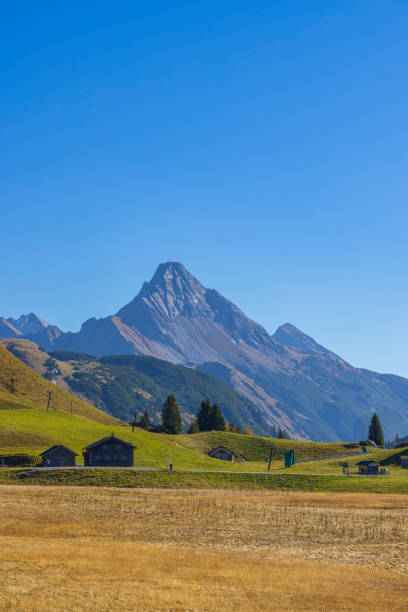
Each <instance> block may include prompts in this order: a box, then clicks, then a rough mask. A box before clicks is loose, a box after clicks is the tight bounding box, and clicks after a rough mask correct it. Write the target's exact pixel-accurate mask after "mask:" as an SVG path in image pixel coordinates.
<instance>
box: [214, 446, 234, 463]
mask: <svg viewBox="0 0 408 612" xmlns="http://www.w3.org/2000/svg"><path fill="white" fill-rule="evenodd" d="M208 454H209V455H210V457H213V458H214V459H222V460H223V461H235V460H237V459H238V457H237V456H236V455H235V453H234V452H233V451H232V450H230V449H229V448H226V447H225V446H217V448H214V449H213V450H212V451H210V452H209V453H208Z"/></svg>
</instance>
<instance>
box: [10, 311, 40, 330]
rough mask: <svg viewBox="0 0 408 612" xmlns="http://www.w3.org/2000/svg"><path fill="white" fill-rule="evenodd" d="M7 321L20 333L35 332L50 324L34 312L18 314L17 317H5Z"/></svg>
mask: <svg viewBox="0 0 408 612" xmlns="http://www.w3.org/2000/svg"><path fill="white" fill-rule="evenodd" d="M7 321H8V322H9V323H11V325H13V327H15V328H16V329H18V331H19V332H21V333H22V334H36V333H39V332H41V331H43V330H44V329H46V328H47V327H49V326H50V324H49V323H48V322H47V321H44V319H42V318H41V317H39V316H38V315H36V314H35V313H34V312H30V313H28V314H25V315H20V316H19V317H18V319H13V317H10V318H9V319H7Z"/></svg>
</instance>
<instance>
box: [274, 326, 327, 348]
mask: <svg viewBox="0 0 408 612" xmlns="http://www.w3.org/2000/svg"><path fill="white" fill-rule="evenodd" d="M272 338H273V339H274V340H276V341H277V342H279V343H280V344H283V345H284V346H287V347H291V348H297V349H301V350H303V351H313V352H315V351H317V352H319V353H322V352H324V353H328V352H330V351H328V350H327V349H326V348H324V347H323V346H321V345H320V344H318V343H317V342H316V341H315V340H313V338H311V337H310V336H308V335H307V334H305V333H304V332H302V331H301V330H300V329H298V328H297V327H295V326H294V325H292V323H284V324H283V325H281V326H280V327H278V329H277V330H276V332H275V333H274V334H273V336H272Z"/></svg>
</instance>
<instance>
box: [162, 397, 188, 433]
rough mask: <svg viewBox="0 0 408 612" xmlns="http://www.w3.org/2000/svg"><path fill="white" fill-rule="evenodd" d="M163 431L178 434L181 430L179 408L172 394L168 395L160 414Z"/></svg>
mask: <svg viewBox="0 0 408 612" xmlns="http://www.w3.org/2000/svg"><path fill="white" fill-rule="evenodd" d="M161 420H162V427H163V431H164V433H168V434H179V433H180V432H181V430H182V428H183V427H182V424H181V416H180V410H179V407H178V406H177V402H176V398H175V397H174V395H173V394H171V395H168V396H167V399H166V401H165V402H164V404H163V410H162V414H161Z"/></svg>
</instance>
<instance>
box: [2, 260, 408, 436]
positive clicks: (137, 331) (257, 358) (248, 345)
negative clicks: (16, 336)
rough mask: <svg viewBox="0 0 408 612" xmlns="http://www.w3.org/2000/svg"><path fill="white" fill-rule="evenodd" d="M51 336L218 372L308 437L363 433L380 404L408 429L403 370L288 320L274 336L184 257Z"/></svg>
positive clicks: (53, 344)
mask: <svg viewBox="0 0 408 612" xmlns="http://www.w3.org/2000/svg"><path fill="white" fill-rule="evenodd" d="M48 329H49V327H47V330H48ZM6 331H7V330H6ZM33 341H36V340H35V339H33ZM47 342H48V345H47V346H46V347H45V348H47V349H48V350H49V349H51V350H70V351H79V352H84V353H91V354H94V355H97V356H99V357H101V356H103V355H108V354H109V355H115V354H134V355H140V354H145V355H151V356H153V357H156V358H159V359H164V360H167V361H170V362H172V363H174V364H184V365H186V364H188V365H189V366H190V367H195V368H197V369H200V368H204V370H205V371H208V370H211V371H212V372H214V371H219V372H220V373H222V375H223V376H224V382H225V381H227V380H228V383H227V384H229V385H230V386H232V387H233V388H236V389H237V390H238V389H240V391H239V392H240V393H241V394H243V395H244V396H245V397H247V398H248V399H249V400H250V401H254V398H256V401H257V405H258V407H259V408H260V410H261V411H262V414H263V415H264V417H265V418H266V419H267V420H268V422H270V423H272V424H273V425H274V426H282V427H284V428H285V429H286V430H287V431H288V432H289V433H290V434H291V435H294V436H295V435H297V436H299V437H302V438H312V439H317V440H333V441H334V440H339V439H356V438H364V437H365V436H366V428H367V423H368V422H369V420H370V418H371V415H372V412H373V411H376V412H378V413H379V414H380V417H381V419H382V422H383V426H384V428H385V430H386V432H387V431H389V432H390V435H391V433H394V432H395V431H403V430H404V429H405V428H406V429H408V399H407V398H406V397H405V383H404V382H402V383H401V380H402V381H404V380H405V379H401V380H400V379H399V378H398V377H396V378H393V377H392V375H390V376H391V378H384V376H385V375H380V374H377V373H372V372H369V371H367V370H363V369H359V368H354V367H353V366H351V365H350V364H348V363H347V362H346V361H344V360H343V359H342V358H341V357H339V356H338V355H335V354H334V353H332V352H331V351H330V350H328V349H326V348H325V347H323V346H321V345H319V344H318V343H317V342H315V340H313V338H311V337H310V336H307V335H306V334H304V333H303V332H301V330H299V329H297V328H296V327H295V326H293V325H291V324H290V323H286V324H284V325H282V326H280V327H279V328H278V329H277V330H276V332H275V333H274V334H273V335H270V334H269V333H268V332H267V331H266V330H265V328H264V327H262V325H260V324H259V323H257V322H255V321H252V320H251V319H249V318H248V317H247V316H246V315H245V314H244V313H243V312H242V311H241V310H240V309H239V308H238V307H237V306H236V305H235V304H233V303H232V302H230V301H229V300H227V299H226V298H225V297H223V296H222V295H221V294H220V293H219V292H218V291H216V290H215V289H209V288H206V287H204V285H202V284H201V283H200V281H199V280H198V279H196V278H195V277H194V276H193V275H192V274H191V273H190V272H189V271H188V270H187V269H186V268H185V267H184V266H183V264H181V263H180V262H165V263H163V264H160V265H159V266H158V268H157V270H156V272H155V273H154V275H153V277H152V278H151V280H150V281H148V282H145V283H143V285H142V287H141V289H140V291H139V293H138V294H137V295H136V296H135V297H134V298H133V299H132V300H131V301H130V302H129V303H128V304H127V305H125V306H123V307H122V308H120V309H119V310H118V311H117V313H116V314H114V315H111V316H108V317H104V318H101V319H94V318H91V319H88V320H87V321H85V322H84V324H83V325H82V327H81V329H80V331H79V332H76V333H71V332H68V333H65V334H64V333H61V334H60V335H58V336H57V335H56V337H54V338H50V337H48V339H47ZM217 364H218V365H217ZM204 370H203V371H204ZM401 388H403V389H404V391H403V393H402V394H401V393H400V389H401ZM406 429H405V430H406ZM386 435H387V434H386Z"/></svg>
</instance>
